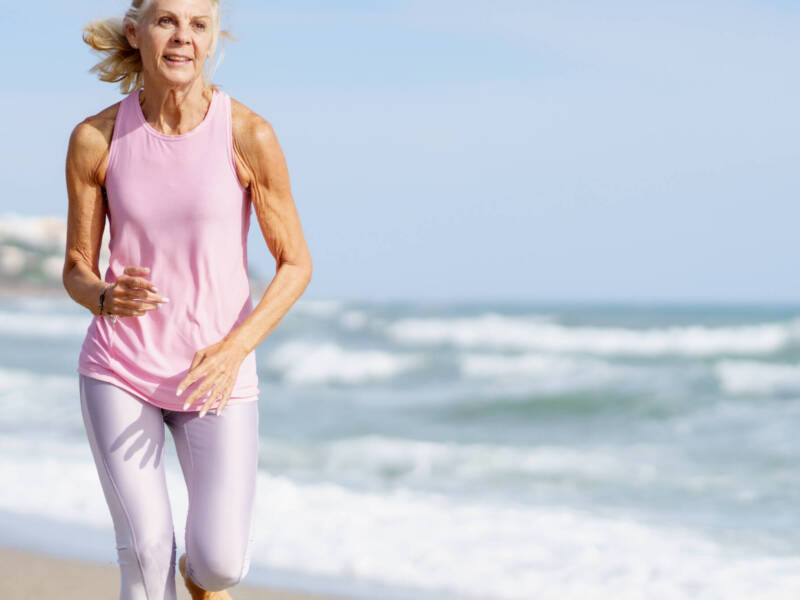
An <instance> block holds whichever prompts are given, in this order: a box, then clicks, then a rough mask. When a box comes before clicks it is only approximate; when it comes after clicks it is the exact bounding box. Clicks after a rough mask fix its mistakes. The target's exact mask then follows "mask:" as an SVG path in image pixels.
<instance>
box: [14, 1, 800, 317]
mask: <svg viewBox="0 0 800 600" xmlns="http://www.w3.org/2000/svg"><path fill="white" fill-rule="evenodd" d="M223 6H224V9H223V18H224V20H225V22H224V24H223V26H225V27H227V28H228V29H230V30H232V32H233V33H234V35H236V36H237V37H238V38H239V41H237V42H232V43H228V45H227V50H226V55H225V57H224V59H223V61H222V63H221V66H220V67H219V69H218V71H217V74H216V76H215V81H216V82H217V83H219V84H221V85H222V86H223V87H224V88H225V89H226V90H227V91H228V93H230V94H231V95H232V96H234V97H235V98H237V99H238V100H240V101H241V102H243V103H244V104H246V105H248V106H250V107H251V108H252V109H253V110H255V111H256V112H258V113H259V114H261V115H262V116H264V117H265V118H266V119H267V120H269V121H270V122H271V123H272V125H273V127H274V128H275V130H276V132H277V134H278V138H279V140H280V141H281V144H282V146H283V148H284V152H285V153H286V157H287V161H288V164H289V170H290V174H291V176H292V185H293V190H294V197H295V202H296V204H297V206H298V210H299V212H300V217H301V220H302V222H303V225H304V230H305V233H306V237H307V239H308V242H309V246H310V248H311V252H312V255H313V257H314V265H315V270H314V278H313V281H312V282H311V285H310V286H309V288H308V290H307V292H306V297H312V298H364V299H423V300H447V299H453V300H481V299H507V300H533V301H536V300H546V301H548V300H586V301H591V300H623V301H628V300H636V301H651V300H653V301H659V300H665V301H752V302H762V301H763V302H779V301H798V300H800V284H798V282H797V278H796V272H797V271H796V265H797V262H798V261H797V258H796V256H797V251H796V249H795V248H796V245H797V242H796V240H797V235H796V233H795V232H796V231H797V230H798V227H799V225H798V224H799V223H800V208H799V207H798V200H797V199H798V197H799V195H798V192H800V178H798V177H797V175H796V172H797V166H796V165H797V164H798V159H800V145H798V142H797V140H798V133H799V131H798V129H800V121H798V119H797V117H796V111H797V106H798V100H800V83H798V78H797V70H796V61H797V57H798V56H800V37H798V35H797V32H798V24H800V18H799V15H798V10H797V8H795V7H794V6H793V5H792V4H790V3H788V2H769V1H767V2H763V1H762V2H755V1H753V2H736V1H725V2H721V1H720V2H718V1H716V0H711V1H707V2H703V3H697V2H682V1H678V2H646V1H645V2H642V1H638V2H633V1H630V2H625V1H609V2H603V3H598V2H589V1H586V2H576V1H562V2H530V1H528V2H522V1H517V0H514V1H511V0H508V1H504V0H500V1H495V2H488V1H486V2H475V1H471V0H465V1H461V2H455V1H446V0H442V1H437V0H428V1H425V2H422V1H416V0H410V1H407V2H337V3H332V2H322V1H319V2H302V1H295V2H291V3H290V2H270V1H260V2H258V1H255V0H251V1H247V2H245V1H241V0H240V1H231V2H228V3H227V4H225V3H224V2H223ZM125 7H126V3H125V2H100V1H87V2H70V3H64V2H55V1H44V2H38V3H35V4H28V3H17V4H16V5H14V6H12V8H11V9H10V11H8V9H4V10H6V11H8V12H6V14H4V15H3V16H2V17H0V19H2V21H3V30H4V33H5V35H4V37H3V39H2V41H1V42H0V51H2V52H3V55H4V56H6V57H7V60H6V61H4V63H5V67H6V68H5V69H4V77H3V78H2V81H0V88H2V93H1V94H0V107H2V109H3V114H4V115H5V118H4V119H3V120H2V121H0V123H1V124H0V137H2V139H3V140H4V143H3V144H2V146H1V147H0V157H1V158H2V161H0V182H2V189H3V196H2V198H0V211H3V212H5V211H8V210H12V211H16V212H21V213H23V214H61V215H64V216H66V209H67V198H66V192H65V186H64V174H63V163H64V155H65V152H66V144H67V140H68V136H69V132H70V131H71V129H72V128H73V127H74V126H75V124H76V123H78V122H79V121H80V120H81V119H83V118H84V117H85V116H87V115H89V114H93V113H95V112H97V111H99V110H101V109H102V108H103V107H105V106H108V105H109V104H112V103H113V102H116V101H117V100H119V99H120V97H121V96H120V94H119V91H118V88H117V87H116V86H115V85H113V84H108V83H103V82H100V81H99V80H97V79H96V78H95V77H94V75H92V74H90V73H88V68H89V67H90V66H91V65H92V64H94V62H95V60H96V59H95V56H94V55H93V54H92V52H91V51H90V50H89V48H88V47H87V46H86V45H85V44H83V42H82V41H81V39H80V28H81V26H82V25H83V24H84V23H86V22H88V21H89V20H91V19H93V18H97V17H102V16H111V15H115V14H116V15H118V16H121V15H122V14H123V12H124V10H125ZM9 58H10V59H11V60H8V59H9ZM249 254H250V264H251V267H252V268H253V269H257V270H258V271H260V272H261V273H263V274H265V275H267V276H269V275H270V274H271V273H273V272H274V261H273V259H272V257H271V256H270V255H269V253H268V250H267V248H266V245H265V244H264V241H263V238H262V237H261V233H260V230H259V229H258V227H257V223H256V221H255V215H253V226H252V227H251V235H250V241H249Z"/></svg>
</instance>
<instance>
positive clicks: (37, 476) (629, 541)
mask: <svg viewBox="0 0 800 600" xmlns="http://www.w3.org/2000/svg"><path fill="white" fill-rule="evenodd" d="M361 443H362V448H361V451H362V455H363V454H365V453H366V454H367V455H369V454H370V453H371V450H370V448H369V447H367V446H364V445H363V444H368V445H370V447H371V446H374V445H375V440H369V439H365V440H362V441H361ZM381 444H383V445H384V451H386V450H387V449H388V448H389V446H387V445H385V444H384V443H383V442H379V445H381ZM356 450H357V448H352V449H351V451H356ZM401 450H402V448H400V447H397V448H396V450H395V451H401ZM431 450H432V449H431V448H430V447H428V448H426V447H424V446H419V447H417V452H418V453H422V454H425V453H430V452H431ZM473 450H476V451H477V448H475V449H473ZM433 452H434V453H435V452H436V450H433ZM474 458H475V459H476V460H480V457H479V455H478V454H475V457H474ZM539 460H540V462H541V463H542V467H543V468H549V469H552V470H553V471H554V472H555V471H556V470H558V469H560V468H563V467H564V464H565V463H564V461H563V460H562V461H560V462H559V460H558V455H557V454H555V453H553V454H551V455H550V456H549V457H548V456H546V455H542V456H540V457H539ZM553 460H554V462H553V464H551V465H545V463H548V462H549V461H553ZM569 464H573V466H577V464H576V461H575V460H574V459H571V460H570V461H569ZM166 468H167V485H168V489H169V491H170V496H171V503H172V511H173V517H174V522H175V531H176V540H177V541H178V544H179V546H182V543H183V539H184V536H183V521H184V517H185V514H186V509H187V505H188V500H187V497H186V491H185V486H184V484H183V481H182V477H181V475H180V471H179V469H178V466H177V464H176V461H175V460H174V457H170V456H168V460H167V462H166ZM611 468H614V469H616V467H613V466H612V467H611ZM653 476H656V474H653ZM0 477H2V478H3V481H4V490H3V491H4V493H3V494H0V508H3V509H5V510H8V511H11V512H17V513H20V514H27V515H40V516H43V517H49V518H56V519H59V520H61V521H69V522H74V523H77V524H85V525H88V526H92V527H98V528H105V529H106V530H109V535H108V536H107V537H108V542H109V548H108V551H109V552H111V551H112V550H111V547H112V546H113V535H112V534H111V533H110V527H111V520H110V516H109V513H108V508H107V506H106V504H105V500H104V497H103V494H102V489H101V487H100V484H99V479H98V476H97V472H96V468H95V466H94V464H93V461H92V458H91V453H90V450H89V446H88V443H85V442H84V443H80V444H77V443H66V442H57V441H53V440H47V439H42V440H27V441H22V440H19V439H15V438H12V437H6V436H0ZM253 532H254V539H253V547H252V563H251V565H252V567H253V568H258V567H264V568H268V569H287V570H291V571H295V572H300V573H308V574H312V575H320V576H330V577H333V578H344V579H358V580H359V581H361V582H362V583H366V584H368V583H369V582H373V583H375V584H379V585H400V586H405V587H412V588H417V589H420V590H423V591H429V592H438V593H440V594H441V595H442V596H446V595H447V593H454V594H459V593H460V594H465V595H466V594H473V595H477V596H479V597H486V598H489V597H491V598H498V599H501V600H529V599H530V598H541V599H544V600H549V599H553V600H556V599H558V600H562V599H564V598H572V599H578V598H612V597H613V598H621V599H623V600H633V599H636V600H638V599H640V598H649V599H654V600H660V599H665V600H666V599H669V600H672V599H678V598H680V599H682V598H687V597H691V598H699V599H703V598H708V599H712V598H714V599H716V598H726V599H740V598H741V599H748V600H749V599H750V598H767V597H768V598H770V599H772V598H775V599H779V600H782V599H784V598H785V599H789V598H796V597H797V596H798V594H800V557H798V556H796V555H789V556H786V557H782V558H773V557H770V556H768V555H764V554H761V553H759V552H758V551H757V550H755V549H753V550H750V549H747V548H745V547H737V546H736V545H734V544H731V543H730V542H727V543H722V542H720V543H717V542H715V541H713V540H712V539H710V538H708V537H705V536H704V535H703V534H701V533H698V532H694V531H689V530H685V529H681V528H676V527H666V526H659V525H656V524H648V523H646V522H637V521H635V520H632V519H630V518H625V517H624V516H611V515H608V516H602V515H600V514H591V513H586V512H583V511H580V510H575V509H571V508H566V507H564V508H560V507H548V506H524V505H521V504H517V503H513V502H507V503H504V504H495V503H483V502H477V501H473V502H470V501H468V500H456V499H455V498H452V497H448V496H443V495H438V494H432V493H425V492H420V491H410V490H408V489H403V488H395V489H392V490H390V491H383V492H367V491H358V490H354V489H349V488H346V487H343V486H341V485H337V484H334V483H325V482H319V483H299V482H297V481H295V480H292V479H291V478H288V477H286V476H276V475H271V474H268V473H264V472H260V473H259V475H258V482H257V497H256V504H255V513H254V519H253Z"/></svg>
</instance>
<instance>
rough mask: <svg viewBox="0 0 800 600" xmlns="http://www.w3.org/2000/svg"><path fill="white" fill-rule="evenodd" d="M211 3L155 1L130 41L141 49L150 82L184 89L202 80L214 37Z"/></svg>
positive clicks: (130, 32) (200, 0)
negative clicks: (196, 80)
mask: <svg viewBox="0 0 800 600" xmlns="http://www.w3.org/2000/svg"><path fill="white" fill-rule="evenodd" d="M212 15H213V13H212V9H211V2H210V1H209V0H152V2H151V3H150V6H149V7H148V8H147V11H146V12H145V14H144V15H143V17H142V20H141V22H140V23H139V26H138V27H136V28H133V27H131V26H128V29H127V37H128V41H129V42H130V43H131V45H132V46H134V47H135V48H138V49H139V53H140V54H141V56H142V65H143V68H144V72H145V76H146V77H147V78H148V79H151V80H153V79H156V80H159V81H161V82H162V83H164V84H166V85H168V86H183V85H187V84H190V83H191V82H192V81H194V80H195V79H197V78H198V77H201V76H202V73H203V65H204V64H205V61H206V59H207V58H208V53H209V51H210V48H211V42H212V36H213V27H214V21H213V16H212Z"/></svg>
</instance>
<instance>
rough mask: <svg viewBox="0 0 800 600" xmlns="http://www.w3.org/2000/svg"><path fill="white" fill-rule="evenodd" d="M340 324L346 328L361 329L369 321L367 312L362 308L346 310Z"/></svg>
mask: <svg viewBox="0 0 800 600" xmlns="http://www.w3.org/2000/svg"><path fill="white" fill-rule="evenodd" d="M340 321H341V323H342V326H343V327H345V328H347V329H361V328H362V327H364V326H365V325H366V324H367V323H368V322H369V317H368V316H367V313H366V312H365V311H363V310H348V311H347V312H346V313H344V314H343V315H342V317H341V319H340Z"/></svg>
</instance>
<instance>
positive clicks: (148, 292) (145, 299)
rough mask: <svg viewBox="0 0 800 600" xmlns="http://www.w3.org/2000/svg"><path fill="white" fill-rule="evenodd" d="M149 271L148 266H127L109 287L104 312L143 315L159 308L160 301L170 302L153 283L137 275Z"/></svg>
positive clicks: (121, 314) (133, 315)
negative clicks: (159, 292)
mask: <svg viewBox="0 0 800 600" xmlns="http://www.w3.org/2000/svg"><path fill="white" fill-rule="evenodd" d="M149 272H150V269H149V268H148V267H138V266H135V267H125V271H124V273H123V274H122V275H120V276H119V277H117V280H116V281H115V282H114V283H112V284H111V285H110V286H108V288H107V289H108V291H107V292H106V296H105V299H104V300H103V312H104V313H107V314H109V315H112V316H117V317H141V316H142V315H144V314H146V313H147V311H149V310H155V309H157V308H158V307H159V303H160V302H169V298H167V297H165V296H161V295H159V294H158V293H156V292H158V289H157V288H156V286H155V285H154V284H153V283H151V282H150V281H148V280H147V279H145V278H144V277H137V276H136V275H137V274H141V275H144V274H147V273H149Z"/></svg>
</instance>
